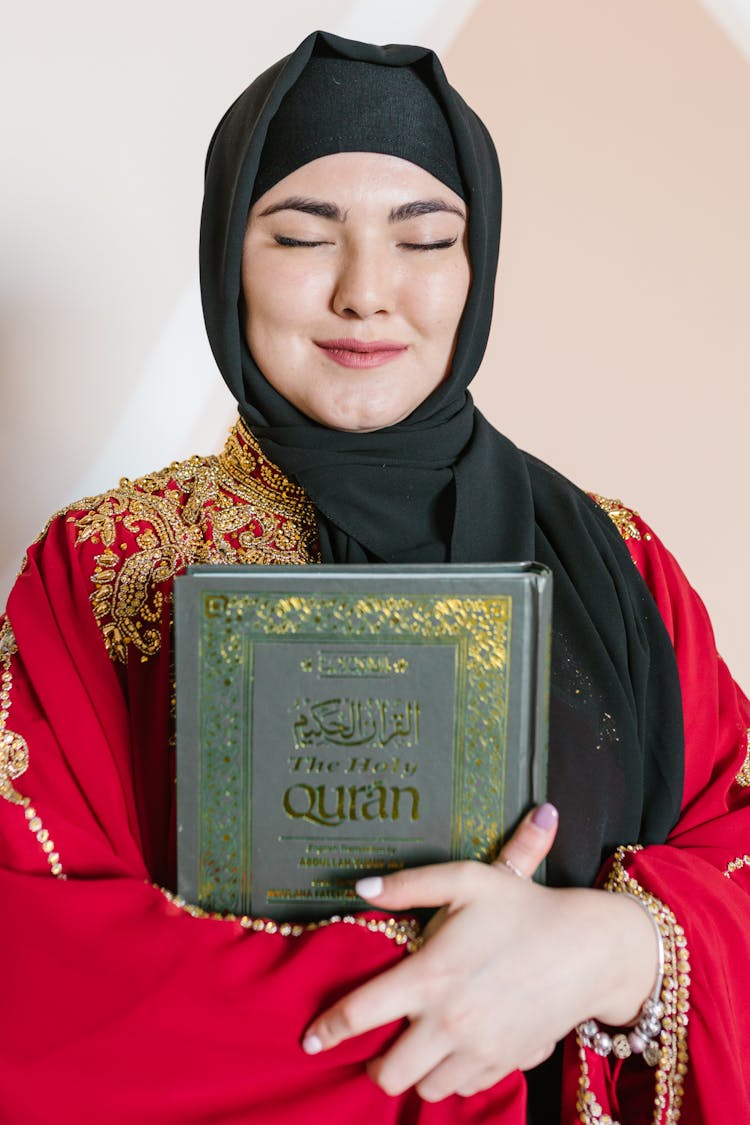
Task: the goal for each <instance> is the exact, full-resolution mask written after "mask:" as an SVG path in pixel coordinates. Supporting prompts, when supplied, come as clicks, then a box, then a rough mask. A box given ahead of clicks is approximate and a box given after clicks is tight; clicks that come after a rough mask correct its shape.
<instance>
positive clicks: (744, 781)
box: [735, 730, 750, 789]
mask: <svg viewBox="0 0 750 1125" xmlns="http://www.w3.org/2000/svg"><path fill="white" fill-rule="evenodd" d="M735 781H736V782H737V784H738V785H741V786H742V787H743V788H744V789H747V788H750V730H749V731H748V732H747V751H746V753H745V760H744V762H743V763H742V767H741V769H740V772H739V773H738V774H737V776H736V778H735Z"/></svg>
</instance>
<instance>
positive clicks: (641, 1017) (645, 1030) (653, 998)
mask: <svg viewBox="0 0 750 1125" xmlns="http://www.w3.org/2000/svg"><path fill="white" fill-rule="evenodd" d="M634 901H635V902H637V903H638V904H639V906H641V907H642V908H643V909H644V910H645V911H646V913H647V914H648V916H649V918H650V920H651V925H652V926H653V927H654V931H655V933H656V937H657V941H658V944H659V963H658V968H657V972H656V982H655V984H654V989H653V992H652V993H651V995H650V996H649V997H647V999H646V1000H644V1002H643V1004H642V1005H641V1010H640V1012H639V1013H638V1018H637V1019H636V1021H635V1024H634V1025H633V1027H632V1028H631V1030H630V1031H629V1032H625V1031H618V1032H615V1033H614V1034H613V1035H610V1034H609V1032H607V1031H603V1030H602V1029H601V1028H600V1027H599V1024H598V1023H597V1022H596V1020H594V1019H588V1020H584V1021H583V1023H579V1024H578V1026H577V1027H576V1031H577V1033H578V1037H579V1039H580V1040H581V1042H582V1043H583V1044H584V1046H586V1047H589V1048H590V1049H591V1050H592V1051H595V1052H596V1054H597V1055H601V1056H602V1058H606V1057H607V1056H608V1055H611V1054H612V1053H614V1055H615V1056H616V1058H618V1059H628V1058H630V1056H631V1055H643V1059H644V1062H646V1063H647V1065H648V1066H656V1064H657V1063H658V1061H659V1057H660V1054H661V1048H660V1046H659V1040H660V1038H661V1031H662V1020H663V1018H664V1004H663V1003H662V1001H661V999H660V997H661V990H662V982H663V979H664V939H663V937H662V933H661V930H660V929H659V926H658V924H657V922H656V919H655V918H654V916H653V914H652V913H651V911H650V910H649V908H648V906H646V904H645V903H643V902H641V901H640V899H637V898H634Z"/></svg>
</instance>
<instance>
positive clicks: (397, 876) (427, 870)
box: [355, 861, 482, 910]
mask: <svg viewBox="0 0 750 1125" xmlns="http://www.w3.org/2000/svg"><path fill="white" fill-rule="evenodd" d="M481 868H482V865H481V864H478V863H473V862H471V861H458V862H456V863H433V864H430V865H428V866H427V867H409V868H405V869H404V870H403V871H397V872H395V873H394V874H393V875H387V876H385V877H384V878H381V877H380V876H379V875H376V876H373V877H371V878H367V879H359V880H358V881H357V883H356V884H355V889H356V891H357V894H358V895H359V896H360V898H364V899H367V900H368V901H369V902H375V903H377V905H378V906H379V907H383V908H385V909H386V910H412V909H414V908H415V907H418V906H428V907H429V906H431V907H436V906H445V904H446V903H453V902H458V901H461V900H463V899H464V898H465V897H466V896H467V895H469V894H471V893H472V892H473V891H475V890H476V889H477V886H478V880H479V879H481Z"/></svg>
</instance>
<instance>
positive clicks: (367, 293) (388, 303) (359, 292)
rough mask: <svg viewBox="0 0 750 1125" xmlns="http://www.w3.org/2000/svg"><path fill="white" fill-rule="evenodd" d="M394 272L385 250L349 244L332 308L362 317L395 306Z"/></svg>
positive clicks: (382, 311) (343, 259)
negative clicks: (350, 245)
mask: <svg viewBox="0 0 750 1125" xmlns="http://www.w3.org/2000/svg"><path fill="white" fill-rule="evenodd" d="M394 289H395V276H394V269H393V263H392V262H390V261H389V259H388V254H387V252H386V251H385V250H379V249H378V248H376V247H372V246H369V247H367V246H358V247H348V248H347V249H346V250H345V251H344V252H343V254H342V256H341V259H340V261H339V263H338V270H337V275H336V281H335V287H334V293H333V309H334V311H335V312H336V313H337V314H338V315H339V316H343V317H348V318H352V319H357V320H362V319H364V318H366V317H369V316H375V315H376V314H377V313H388V312H391V311H392V309H393V297H394Z"/></svg>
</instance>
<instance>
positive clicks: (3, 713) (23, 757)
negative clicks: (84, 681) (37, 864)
mask: <svg viewBox="0 0 750 1125" xmlns="http://www.w3.org/2000/svg"><path fill="white" fill-rule="evenodd" d="M17 651H18V648H17V646H16V638H15V636H14V634H13V628H12V626H11V624H10V621H9V620H8V619H7V617H6V618H5V620H4V621H3V623H2V626H0V667H2V672H0V797H2V798H3V799H4V800H6V801H9V802H10V804H12V805H20V806H21V808H22V809H23V810H24V816H25V818H26V823H27V825H28V827H29V831H30V832H32V833H33V834H34V836H35V838H36V841H37V843H38V844H39V846H40V847H41V849H42V852H43V853H44V856H45V858H46V860H47V863H48V865H49V869H50V871H51V873H52V874H53V875H55V876H57V878H58V879H64V878H65V875H64V873H63V869H62V864H61V863H60V855H59V853H58V852H57V850H56V849H55V844H54V841H53V840H52V839H50V834H49V832H48V830H47V829H46V828H45V827H44V824H43V822H42V818H41V817H40V816H39V815H38V813H37V811H36V809H35V808H34V807H33V805H32V804H31V800H30V799H29V798H28V797H23V796H21V794H20V793H19V792H18V790H17V789H16V788H15V787H14V785H13V782H14V781H15V780H16V779H17V778H19V777H21V775H22V774H24V773H26V770H27V769H28V768H29V748H28V745H27V743H26V739H25V738H23V737H22V736H21V735H20V734H16V732H15V731H13V730H10V728H9V727H8V726H7V722H8V718H9V715H10V692H11V688H12V687H13V672H12V670H11V663H10V661H11V657H12V656H15V654H16V652H17Z"/></svg>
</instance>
